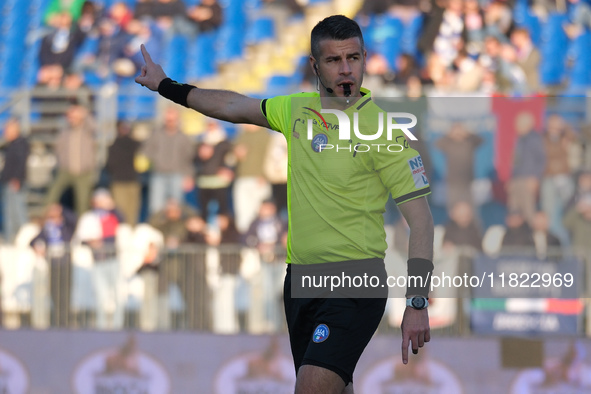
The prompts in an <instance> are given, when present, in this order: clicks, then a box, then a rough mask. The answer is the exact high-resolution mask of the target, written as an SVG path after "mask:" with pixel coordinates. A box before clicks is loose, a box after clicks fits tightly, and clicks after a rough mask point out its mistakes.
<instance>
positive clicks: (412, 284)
mask: <svg viewBox="0 0 591 394" xmlns="http://www.w3.org/2000/svg"><path fill="white" fill-rule="evenodd" d="M407 272H408V280H407V282H406V296H407V297H408V296H413V295H419V296H423V297H428V296H429V289H430V288H431V274H432V273H433V263H432V262H431V261H429V260H427V259H420V258H412V259H409V260H408V268H407Z"/></svg>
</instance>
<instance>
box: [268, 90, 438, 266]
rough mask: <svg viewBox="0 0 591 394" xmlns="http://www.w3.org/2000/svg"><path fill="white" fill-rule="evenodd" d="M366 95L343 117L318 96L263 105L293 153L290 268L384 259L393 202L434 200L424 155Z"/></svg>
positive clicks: (286, 98)
mask: <svg viewBox="0 0 591 394" xmlns="http://www.w3.org/2000/svg"><path fill="white" fill-rule="evenodd" d="M362 95H363V97H361V98H360V99H359V100H358V101H357V102H356V103H355V104H353V105H352V106H350V107H349V108H347V109H346V110H342V111H341V112H336V111H334V110H333V111H332V112H329V111H327V110H328V109H323V108H322V105H321V101H320V97H319V95H318V93H299V94H293V95H288V96H277V97H274V98H270V99H266V100H263V101H262V102H261V110H262V112H263V114H264V115H265V116H266V118H267V120H268V122H269V124H270V126H271V128H272V129H273V130H276V131H279V132H281V133H283V135H284V136H285V138H286V139H287V143H288V147H289V161H288V162H289V165H288V184H287V187H288V217H289V236H288V245H287V262H288V263H295V264H316V263H325V262H338V261H348V260H362V259H368V258H382V259H383V258H384V255H385V250H386V247H387V245H386V234H385V231H384V219H383V213H384V210H385V205H386V202H387V200H388V195H389V194H390V193H391V194H392V197H393V199H394V201H395V202H396V203H397V204H401V203H404V202H406V201H409V200H412V199H415V198H418V197H421V196H425V195H427V194H429V193H430V188H429V182H428V180H427V178H426V176H425V169H424V167H423V163H422V160H421V157H420V155H419V154H418V152H417V151H415V150H413V149H411V148H410V147H409V146H408V141H407V140H406V138H405V135H404V132H403V131H402V130H401V129H400V128H391V127H388V121H389V120H391V119H392V117H390V118H389V115H388V114H387V113H386V112H385V111H384V110H382V109H381V108H379V107H378V106H377V105H376V104H375V103H374V101H373V100H372V99H371V95H370V92H369V91H368V90H365V89H362ZM345 115H346V116H345ZM346 119H348V121H346ZM347 123H349V125H348V126H349V127H348V130H347ZM380 124H381V126H382V127H381V131H382V132H381V135H380V133H378V132H379V131H380ZM343 138H346V139H343ZM372 138H373V139H372Z"/></svg>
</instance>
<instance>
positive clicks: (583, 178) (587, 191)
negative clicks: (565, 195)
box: [565, 170, 591, 210]
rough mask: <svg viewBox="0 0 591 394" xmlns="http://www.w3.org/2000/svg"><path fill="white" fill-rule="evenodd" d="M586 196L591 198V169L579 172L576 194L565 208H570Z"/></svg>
mask: <svg viewBox="0 0 591 394" xmlns="http://www.w3.org/2000/svg"><path fill="white" fill-rule="evenodd" d="M585 198H589V199H590V200H591V171H589V170H585V171H582V172H581V173H580V174H578V176H577V185H576V188H575V193H574V196H573V197H572V198H571V200H570V201H569V203H568V204H567V206H566V209H565V210H569V209H570V208H572V207H573V206H575V205H577V204H578V203H579V201H581V200H583V199H585Z"/></svg>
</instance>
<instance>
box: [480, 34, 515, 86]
mask: <svg viewBox="0 0 591 394" xmlns="http://www.w3.org/2000/svg"><path fill="white" fill-rule="evenodd" d="M505 49H506V48H505ZM507 52H508V51H507V50H505V53H503V45H502V44H501V41H499V39H498V38H497V37H495V36H488V37H486V39H485V40H484V53H483V54H482V55H481V56H480V57H479V58H478V62H479V63H480V65H481V66H482V67H484V69H485V70H486V71H488V72H490V73H492V75H494V82H495V83H494V87H493V89H494V91H495V92H496V91H501V92H508V91H511V90H512V88H513V80H512V76H511V75H510V73H511V65H510V64H507V60H506V57H507V55H508V53H507ZM503 55H505V57H503ZM485 83H486V82H485Z"/></svg>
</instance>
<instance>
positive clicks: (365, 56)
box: [363, 48, 367, 74]
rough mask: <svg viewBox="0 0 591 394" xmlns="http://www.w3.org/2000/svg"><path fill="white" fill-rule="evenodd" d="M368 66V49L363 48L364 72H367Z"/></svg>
mask: <svg viewBox="0 0 591 394" xmlns="http://www.w3.org/2000/svg"><path fill="white" fill-rule="evenodd" d="M366 68H367V50H365V48H363V73H364V74H365V72H366Z"/></svg>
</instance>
